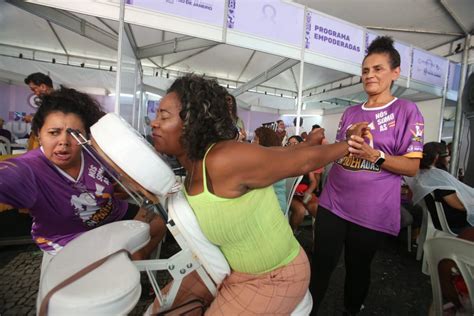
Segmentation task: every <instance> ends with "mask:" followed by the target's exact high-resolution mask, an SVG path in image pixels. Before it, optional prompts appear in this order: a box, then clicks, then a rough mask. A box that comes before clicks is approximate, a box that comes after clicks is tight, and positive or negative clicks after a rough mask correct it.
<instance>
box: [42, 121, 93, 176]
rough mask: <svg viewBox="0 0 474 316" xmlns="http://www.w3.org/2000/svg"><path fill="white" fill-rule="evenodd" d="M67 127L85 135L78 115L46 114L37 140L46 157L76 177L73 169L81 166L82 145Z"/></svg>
mask: <svg viewBox="0 0 474 316" xmlns="http://www.w3.org/2000/svg"><path fill="white" fill-rule="evenodd" d="M68 128H72V129H75V130H79V131H80V132H81V133H82V134H83V135H86V131H85V128H84V123H83V122H82V120H81V118H80V117H79V116H78V115H76V114H73V113H67V114H66V113H63V112H52V113H50V114H48V116H46V119H45V120H44V124H43V126H42V127H41V129H40V130H39V140H40V144H41V146H42V147H43V152H44V155H45V156H46V158H48V160H49V161H51V162H52V163H54V164H55V165H56V166H58V167H59V168H60V169H62V170H64V171H65V172H66V173H68V174H69V175H71V176H73V177H76V176H77V175H76V174H75V172H73V170H75V169H77V168H80V166H81V150H82V147H81V146H80V145H79V144H78V142H77V141H76V140H75V139H74V138H73V137H72V136H71V135H70V134H69V133H68V132H67V129H68Z"/></svg>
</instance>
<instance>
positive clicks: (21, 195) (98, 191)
mask: <svg viewBox="0 0 474 316" xmlns="http://www.w3.org/2000/svg"><path fill="white" fill-rule="evenodd" d="M82 162H83V164H82V167H81V171H80V174H79V176H78V179H77V181H76V180H74V179H73V178H72V177H71V176H69V175H67V174H66V173H65V172H64V171H62V170H60V169H59V168H57V167H56V166H55V165H54V164H52V163H51V162H50V161H49V160H48V159H47V158H46V157H45V156H44V154H43V152H42V151H41V149H40V148H38V149H35V150H32V151H29V152H28V153H26V154H24V155H22V156H20V157H17V158H13V159H9V160H6V161H0V203H6V204H9V205H12V206H14V207H16V208H28V209H29V210H30V214H31V216H32V217H33V225H32V227H31V235H32V236H33V239H34V240H35V242H36V243H37V244H38V246H39V247H40V248H41V249H42V250H44V251H47V252H48V253H50V254H56V253H57V251H59V250H60V249H61V248H62V247H63V246H64V245H66V244H67V243H68V242H69V241H70V240H72V239H74V238H75V237H77V236H78V235H79V234H81V233H83V232H86V231H88V230H91V229H93V228H94V227H97V226H100V225H103V224H106V223H110V222H114V221H117V220H120V219H122V218H123V216H124V215H125V213H126V212H127V207H128V204H127V202H126V201H121V200H117V199H116V198H114V197H113V192H114V190H113V186H112V183H111V180H110V179H109V178H108V177H107V176H106V175H105V174H104V169H103V168H102V167H101V166H100V165H98V164H97V163H96V162H95V161H94V160H93V159H92V158H90V157H89V156H88V155H87V154H86V155H83V159H82Z"/></svg>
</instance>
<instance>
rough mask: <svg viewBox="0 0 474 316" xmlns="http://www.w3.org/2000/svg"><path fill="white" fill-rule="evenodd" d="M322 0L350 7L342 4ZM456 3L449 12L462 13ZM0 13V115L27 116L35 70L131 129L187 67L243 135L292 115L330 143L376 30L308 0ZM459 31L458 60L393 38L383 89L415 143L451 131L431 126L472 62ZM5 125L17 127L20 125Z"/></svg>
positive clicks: (111, 4) (189, 0) (167, 0)
mask: <svg viewBox="0 0 474 316" xmlns="http://www.w3.org/2000/svg"><path fill="white" fill-rule="evenodd" d="M329 2H330V3H331V4H334V5H333V6H334V7H338V8H339V9H341V11H342V10H343V9H344V11H349V12H350V11H351V10H350V9H348V8H346V7H345V6H346V4H345V3H343V2H344V1H329ZM391 2H393V1H391ZM428 2H430V1H428V0H426V2H425V4H426V3H428ZM441 2H442V3H443V5H444V6H446V8H450V6H449V5H446V3H448V4H450V5H455V3H453V2H451V1H441ZM410 3H411V2H410ZM305 4H307V5H308V6H306V5H305ZM331 4H326V6H328V7H329V6H331ZM422 4H423V3H422ZM321 5H322V6H324V5H325V1H321ZM395 5H398V6H400V5H401V4H400V2H398V4H395ZM413 5H414V6H415V5H416V4H413ZM465 6H466V7H465V8H461V9H459V8H458V7H457V9H458V11H457V12H458V13H459V12H472V11H473V9H474V7H473V6H474V5H473V4H472V3H466V4H465ZM405 10H406V9H405ZM414 11H417V10H414ZM448 11H449V10H448ZM0 12H2V13H0V78H1V82H3V83H2V84H0V92H2V93H0V102H2V103H3V104H5V105H6V106H4V105H3V104H0V105H1V106H0V116H6V117H8V118H9V120H10V121H13V122H20V121H19V120H17V118H18V117H21V115H22V113H24V112H25V113H30V112H34V99H32V98H31V94H30V93H29V92H28V90H27V88H26V87H25V86H24V84H23V83H22V81H23V78H25V77H26V75H28V74H29V73H32V72H36V71H41V72H45V73H49V74H50V76H51V77H52V79H53V81H54V82H55V84H56V85H59V84H65V85H68V86H71V87H75V88H78V89H79V90H82V91H85V92H88V93H90V94H92V95H95V96H96V98H97V99H98V100H99V101H100V102H101V103H102V104H103V106H104V107H105V109H106V110H107V111H110V112H115V113H117V114H120V115H121V116H123V117H124V118H125V119H126V120H127V121H128V122H129V123H130V124H131V125H132V126H133V127H134V128H135V129H137V130H138V131H139V132H140V133H141V134H147V133H148V132H149V127H148V126H147V122H146V119H145V118H146V117H148V118H149V117H153V115H154V111H155V110H156V107H157V106H159V99H160V98H161V96H163V95H164V93H165V91H166V88H167V87H168V86H169V85H170V84H171V82H172V81H173V80H174V79H175V78H176V77H179V76H181V75H183V74H186V73H193V72H194V73H197V74H203V75H205V76H207V77H210V78H216V79H217V80H218V81H219V82H220V83H221V84H222V85H223V86H225V87H226V88H228V89H229V91H230V92H231V93H232V94H233V95H234V96H236V97H237V100H238V105H239V115H240V117H241V118H242V119H243V121H244V122H245V125H246V127H247V130H248V132H250V133H248V134H250V135H251V132H252V131H253V130H254V129H255V128H257V127H258V126H259V125H260V124H261V123H263V122H269V121H275V120H276V119H279V118H282V119H283V120H285V122H286V124H287V125H291V121H292V120H293V118H294V117H304V118H305V122H304V125H303V126H304V127H305V128H306V129H310V126H311V125H312V124H314V123H318V124H320V125H322V126H323V127H325V128H326V134H327V138H328V139H329V140H330V141H333V140H334V137H335V133H336V128H337V125H338V121H339V119H340V117H341V115H342V112H343V111H344V109H345V108H346V107H347V106H350V105H353V104H357V103H360V102H363V101H364V100H365V94H364V92H363V88H362V84H361V80H360V79H361V78H360V73H361V64H362V60H363V57H364V55H365V52H366V48H367V47H368V45H369V44H370V42H371V41H372V40H373V39H374V38H375V37H376V36H377V35H378V34H379V33H377V31H384V29H377V28H374V27H372V28H368V27H362V26H359V25H357V24H354V23H351V22H348V21H345V20H342V19H339V18H336V17H334V16H332V15H329V14H328V13H327V10H325V11H324V12H322V11H318V10H315V9H314V8H312V7H310V4H309V1H297V2H291V1H284V0H268V1H250V0H228V1H225V0H215V1H212V0H208V1H200V0H127V1H119V0H84V1H62V0H31V1H20V0H6V1H1V2H0ZM353 13H354V14H357V10H354V11H353ZM407 14H410V13H409V12H407ZM420 16H421V15H420ZM455 16H456V17H458V15H455ZM385 17H386V16H384V18H385ZM455 20H456V19H455ZM456 22H458V21H457V20H456ZM451 23H453V22H452V21H451ZM458 23H459V22H458ZM469 27H470V26H469ZM470 29H472V28H470ZM466 30H468V29H466ZM466 30H465V29H464V28H463V31H464V33H461V34H459V33H454V32H451V34H445V36H447V37H449V36H451V38H450V39H451V41H449V44H450V45H451V48H449V49H448V54H450V53H451V52H453V51H456V50H458V51H459V50H462V49H463V48H462V45H461V46H459V47H461V48H460V49H457V48H456V47H458V46H457V44H459V43H461V44H464V49H463V50H464V54H463V60H462V63H459V61H460V60H454V61H451V60H448V59H447V58H445V57H442V56H440V55H438V54H435V53H433V52H430V51H428V50H426V49H422V48H419V47H415V46H414V45H412V44H411V43H412V42H411V41H408V39H407V38H405V39H402V40H398V39H397V37H396V36H395V41H396V48H397V49H398V50H399V52H400V54H401V58H402V65H401V76H400V79H399V80H397V82H396V83H395V85H394V87H393V94H394V95H395V96H397V97H401V98H407V99H411V100H413V101H415V102H417V104H418V105H419V107H420V110H421V111H422V113H423V115H424V117H425V140H426V141H434V140H440V139H442V138H446V139H450V136H451V135H452V133H451V135H448V134H443V125H445V121H446V120H445V119H446V118H450V117H451V116H453V115H451V114H449V113H450V112H449V111H451V110H449V111H448V110H446V109H447V108H449V109H452V108H453V105H454V104H455V103H456V102H457V101H458V100H459V99H460V95H461V93H462V88H463V83H464V79H465V77H466V74H467V72H468V70H467V65H468V64H469V63H470V62H472V61H471V60H470V59H469V50H470V47H471V37H470V35H469V32H468V31H466ZM384 33H385V32H384ZM447 33H449V32H447ZM380 34H381V33H380ZM428 34H429V32H428ZM452 37H455V38H456V40H457V41H458V42H456V40H453V38H452ZM438 44H440V46H439V47H440V50H441V49H444V46H445V45H444V44H442V43H438ZM448 46H449V45H448ZM423 47H424V48H427V47H426V46H423ZM28 101H29V102H28ZM458 108H459V107H458ZM451 112H453V111H451ZM461 118H462V117H461V116H460V111H457V112H456V122H457V123H456V125H455V126H451V128H454V132H455V133H454V135H455V137H454V141H455V143H454V145H455V146H454V153H456V154H455V156H456V155H457V152H458V147H459V146H458V144H459V140H460V139H461V136H462V130H461V128H460V126H461V125H460V124H461V122H462V121H461ZM12 128H13V129H18V134H21V133H23V131H24V130H27V127H25V126H23V125H22V124H21V123H18V124H15V126H12ZM463 146H464V150H466V149H465V148H466V147H465V145H464V144H463ZM453 158H454V157H453ZM453 160H455V163H454V165H455V164H456V163H457V160H456V159H453ZM466 162H467V159H464V161H462V162H461V164H465V163H466ZM456 169H457V167H455V168H454V170H456Z"/></svg>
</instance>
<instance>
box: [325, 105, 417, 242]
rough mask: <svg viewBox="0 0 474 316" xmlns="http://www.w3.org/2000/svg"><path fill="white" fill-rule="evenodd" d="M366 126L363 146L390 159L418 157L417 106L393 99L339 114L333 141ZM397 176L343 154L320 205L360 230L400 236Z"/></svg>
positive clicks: (333, 171) (331, 171)
mask: <svg viewBox="0 0 474 316" xmlns="http://www.w3.org/2000/svg"><path fill="white" fill-rule="evenodd" d="M358 122H369V128H370V134H369V137H368V138H366V142H368V143H369V145H370V146H371V147H372V148H374V149H377V150H381V151H383V152H384V153H385V154H388V155H390V156H405V157H409V158H422V153H423V132H424V122H423V116H422V115H421V113H420V111H419V110H418V108H417V106H416V104H415V103H413V102H411V101H408V100H401V99H394V100H393V101H391V102H389V103H388V104H386V105H384V106H381V107H377V108H366V107H365V106H364V104H359V105H355V106H352V107H350V108H348V109H347V110H346V111H345V112H344V114H343V115H342V118H341V121H340V122H339V128H338V132H337V135H336V141H342V140H344V139H345V138H346V136H345V135H346V131H347V129H348V128H349V127H350V126H351V125H352V124H354V123H358ZM400 186H401V176H400V175H398V174H395V173H392V172H389V171H387V170H385V169H382V168H380V167H377V166H376V165H374V164H373V163H371V162H370V161H367V160H364V159H360V158H355V157H352V156H350V155H347V156H345V157H343V158H341V159H339V160H337V161H335V163H334V165H333V167H332V168H331V170H330V172H329V175H328V179H327V182H326V185H325V186H324V189H323V192H322V194H321V197H320V205H321V206H322V207H324V208H326V209H328V210H330V211H331V212H333V213H334V214H335V215H337V216H339V217H341V218H343V219H345V220H348V221H350V222H353V223H356V224H358V225H360V226H363V227H366V228H369V229H373V230H376V231H380V232H385V233H388V234H391V235H398V232H399V231H400Z"/></svg>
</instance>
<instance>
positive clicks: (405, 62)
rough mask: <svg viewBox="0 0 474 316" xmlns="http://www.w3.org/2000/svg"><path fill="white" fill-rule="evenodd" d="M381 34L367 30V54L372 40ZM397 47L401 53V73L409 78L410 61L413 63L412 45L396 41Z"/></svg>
mask: <svg viewBox="0 0 474 316" xmlns="http://www.w3.org/2000/svg"><path fill="white" fill-rule="evenodd" d="M377 36H379V35H378V34H374V33H369V32H367V33H366V35H365V54H366V55H367V49H368V47H369V45H370V43H372V41H373V40H374V39H375V38H376V37H377ZM394 46H395V49H396V50H397V51H398V53H399V54H400V75H401V76H402V77H405V78H408V76H409V75H410V63H411V47H410V46H408V45H405V44H401V43H398V42H394Z"/></svg>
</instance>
